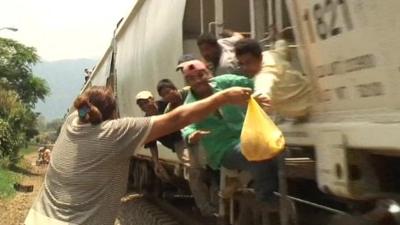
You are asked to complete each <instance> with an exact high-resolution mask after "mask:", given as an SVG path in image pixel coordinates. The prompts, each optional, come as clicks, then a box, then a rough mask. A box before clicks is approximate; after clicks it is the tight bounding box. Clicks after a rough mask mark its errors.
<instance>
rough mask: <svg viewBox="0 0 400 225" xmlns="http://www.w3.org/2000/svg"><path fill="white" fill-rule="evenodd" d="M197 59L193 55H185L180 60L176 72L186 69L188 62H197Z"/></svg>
mask: <svg viewBox="0 0 400 225" xmlns="http://www.w3.org/2000/svg"><path fill="white" fill-rule="evenodd" d="M195 59H196V58H195V57H194V56H193V55H192V54H184V55H182V56H181V57H180V58H179V60H178V64H177V66H176V71H178V70H180V69H182V68H183V67H184V65H185V64H186V62H188V61H192V60H195Z"/></svg>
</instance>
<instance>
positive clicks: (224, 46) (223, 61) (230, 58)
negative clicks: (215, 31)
mask: <svg viewBox="0 0 400 225" xmlns="http://www.w3.org/2000/svg"><path fill="white" fill-rule="evenodd" d="M224 36H228V37H226V38H221V39H219V40H217V39H216V37H215V36H214V35H212V34H209V33H208V34H202V35H200V36H199V38H198V39H197V46H198V47H199V50H200V54H201V56H202V57H203V58H204V59H205V60H206V61H207V63H208V66H209V69H210V70H211V71H212V73H213V75H214V76H218V75H222V74H236V73H238V71H239V68H238V64H237V59H236V56H235V47H234V45H235V43H236V42H238V41H239V40H241V39H243V36H242V34H240V33H238V32H232V31H229V30H225V31H224Z"/></svg>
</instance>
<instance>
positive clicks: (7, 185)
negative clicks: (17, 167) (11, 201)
mask: <svg viewBox="0 0 400 225" xmlns="http://www.w3.org/2000/svg"><path fill="white" fill-rule="evenodd" d="M20 179H21V175H19V174H17V173H15V172H13V171H10V170H8V169H6V168H4V167H0V199H7V198H10V197H12V196H13V195H14V194H15V189H14V187H13V185H14V183H16V182H18V181H19V180H20Z"/></svg>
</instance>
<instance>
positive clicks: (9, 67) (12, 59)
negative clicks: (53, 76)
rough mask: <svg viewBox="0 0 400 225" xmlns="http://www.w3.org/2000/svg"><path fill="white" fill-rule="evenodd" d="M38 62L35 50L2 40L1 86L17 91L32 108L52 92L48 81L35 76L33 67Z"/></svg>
mask: <svg viewBox="0 0 400 225" xmlns="http://www.w3.org/2000/svg"><path fill="white" fill-rule="evenodd" d="M37 62H39V56H38V55H37V53H36V49H35V48H33V47H27V46H25V45H23V44H20V43H18V42H16V41H14V40H11V39H6V38H0V85H1V87H2V88H7V89H9V90H15V91H16V92H17V93H18V95H19V96H20V98H21V100H22V102H23V103H25V104H27V105H28V106H29V107H30V108H33V107H34V105H35V103H37V101H38V100H39V99H40V100H44V98H45V97H46V95H48V94H49V92H50V89H49V87H48V85H47V83H46V81H45V80H43V79H41V78H39V77H35V76H34V75H33V72H32V66H33V65H34V64H36V63H37Z"/></svg>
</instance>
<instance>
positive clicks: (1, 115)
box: [0, 89, 35, 163]
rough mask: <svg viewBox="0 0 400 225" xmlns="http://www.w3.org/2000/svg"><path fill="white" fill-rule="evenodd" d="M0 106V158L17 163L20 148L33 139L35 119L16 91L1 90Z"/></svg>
mask: <svg viewBox="0 0 400 225" xmlns="http://www.w3.org/2000/svg"><path fill="white" fill-rule="evenodd" d="M0 105H1V106H2V107H0V158H6V157H7V158H9V159H10V160H11V162H13V163H15V162H17V160H18V150H19V148H21V147H22V146H24V145H25V143H26V140H27V139H28V138H32V136H31V132H32V129H34V126H32V123H33V122H34V121H35V117H34V116H33V115H32V111H31V110H30V109H29V108H28V107H26V105H25V104H24V103H23V102H22V101H21V100H20V99H19V96H18V94H17V93H16V92H14V91H11V90H4V89H0ZM28 136H30V137H28Z"/></svg>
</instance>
